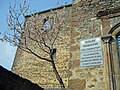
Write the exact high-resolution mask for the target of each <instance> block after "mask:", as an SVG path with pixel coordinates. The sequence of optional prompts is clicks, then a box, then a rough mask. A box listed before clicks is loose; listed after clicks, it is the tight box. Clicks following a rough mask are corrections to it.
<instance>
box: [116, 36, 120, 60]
mask: <svg viewBox="0 0 120 90" xmlns="http://www.w3.org/2000/svg"><path fill="white" fill-rule="evenodd" d="M116 39H117V50H118V58H119V60H120V35H118V36H117V38H116Z"/></svg>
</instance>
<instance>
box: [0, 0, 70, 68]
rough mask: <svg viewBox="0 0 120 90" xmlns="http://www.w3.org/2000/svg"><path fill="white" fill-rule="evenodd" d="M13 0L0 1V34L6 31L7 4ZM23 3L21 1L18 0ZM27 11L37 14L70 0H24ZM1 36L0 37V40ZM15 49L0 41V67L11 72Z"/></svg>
mask: <svg viewBox="0 0 120 90" xmlns="http://www.w3.org/2000/svg"><path fill="white" fill-rule="evenodd" d="M14 1H15V0H0V32H2V33H4V32H5V31H6V30H8V26H7V16H8V8H9V4H10V3H11V4H14ZM18 1H19V2H23V0H18ZM26 1H27V4H28V5H29V10H30V11H34V12H39V11H43V10H47V9H50V8H54V7H57V6H61V5H65V4H70V3H72V0H26ZM1 37H2V36H0V38H1ZM16 49H17V47H14V46H12V45H10V43H8V42H2V41H0V65H1V66H3V67H5V68H6V69H8V70H11V67H12V64H13V60H14V57H15V54H16Z"/></svg>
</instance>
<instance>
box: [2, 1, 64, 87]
mask: <svg viewBox="0 0 120 90" xmlns="http://www.w3.org/2000/svg"><path fill="white" fill-rule="evenodd" d="M16 7H18V6H17V2H16V3H15V4H14V6H12V5H10V7H9V17H8V26H9V30H10V33H7V32H6V33H5V35H4V40H6V41H8V42H10V43H11V44H13V45H15V46H17V47H18V48H20V49H21V50H23V51H25V52H28V53H30V54H33V55H34V56H36V57H37V58H39V59H40V60H41V59H42V60H44V61H48V62H50V63H51V65H52V67H53V71H54V73H55V75H56V78H57V80H58V81H59V84H60V86H61V88H65V85H64V83H63V80H62V78H61V76H60V74H59V73H58V70H57V68H56V64H55V60H54V55H55V53H56V48H55V42H56V39H57V37H58V35H59V33H60V30H61V28H62V20H60V19H59V15H58V12H57V11H56V10H55V11H51V12H50V16H44V17H43V18H42V19H43V21H42V22H41V23H40V22H39V19H40V18H39V14H38V13H34V14H31V15H29V16H25V15H26V12H27V11H28V6H27V5H26V1H24V3H23V4H20V5H19V9H18V10H16ZM21 17H23V18H24V19H21ZM31 43H34V46H32V45H31ZM35 47H36V48H37V49H39V50H40V51H42V52H44V54H45V55H44V56H42V54H40V53H38V52H37V51H36V50H35Z"/></svg>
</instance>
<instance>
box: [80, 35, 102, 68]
mask: <svg viewBox="0 0 120 90" xmlns="http://www.w3.org/2000/svg"><path fill="white" fill-rule="evenodd" d="M101 64H103V55H102V41H101V38H100V37H98V38H92V39H87V40H83V41H81V42H80V66H95V65H101Z"/></svg>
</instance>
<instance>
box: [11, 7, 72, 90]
mask: <svg viewBox="0 0 120 90" xmlns="http://www.w3.org/2000/svg"><path fill="white" fill-rule="evenodd" d="M54 11H57V15H58V19H59V20H61V21H62V23H61V25H62V26H61V29H60V32H59V35H58V37H57V39H56V42H55V46H54V47H55V48H56V51H57V52H56V56H55V64H56V66H57V69H58V72H59V73H60V76H61V77H62V79H63V82H64V84H65V86H66V87H67V86H68V75H69V69H68V61H69V58H70V55H69V52H70V26H71V25H70V24H71V23H70V21H71V5H67V6H61V7H58V8H55V9H50V10H46V11H43V12H39V13H38V14H39V16H38V17H39V20H38V24H40V23H42V22H43V20H44V18H46V17H54V16H55V14H54ZM26 19H31V17H29V16H26ZM46 42H47V41H46ZM29 46H32V47H33V48H34V51H35V52H36V53H37V54H40V55H41V56H46V57H47V55H46V54H45V53H43V52H41V51H40V49H39V48H38V47H37V46H36V44H35V43H34V42H30V45H29ZM12 71H13V72H15V73H16V74H19V75H20V76H21V77H24V78H27V79H29V80H31V81H33V82H34V83H37V84H39V85H40V86H42V87H44V88H47V89H49V88H60V85H59V82H58V80H57V79H56V76H55V74H54V72H53V68H52V65H51V63H49V62H47V61H44V60H40V59H39V58H37V57H35V56H34V55H31V54H28V53H26V52H24V51H21V50H20V49H19V48H18V49H17V53H16V57H15V60H14V63H13V68H12Z"/></svg>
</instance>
